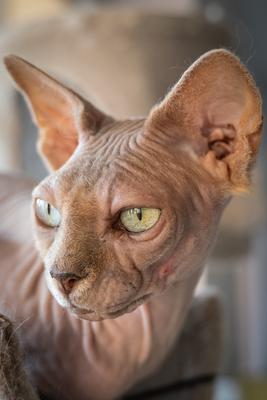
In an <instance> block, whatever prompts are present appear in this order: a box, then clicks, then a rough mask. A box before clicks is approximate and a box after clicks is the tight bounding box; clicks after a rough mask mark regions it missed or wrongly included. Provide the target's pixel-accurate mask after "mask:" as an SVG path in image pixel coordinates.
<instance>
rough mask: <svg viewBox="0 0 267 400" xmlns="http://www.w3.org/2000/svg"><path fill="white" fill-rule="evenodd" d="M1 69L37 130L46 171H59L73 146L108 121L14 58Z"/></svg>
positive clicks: (31, 67)
mask: <svg viewBox="0 0 267 400" xmlns="http://www.w3.org/2000/svg"><path fill="white" fill-rule="evenodd" d="M4 62H5V65H6V67H7V69H8V71H9V73H10V74H11V75H12V77H13V79H14V80H15V82H16V83H17V86H18V88H19V90H20V91H21V92H22V94H23V96H24V97H25V98H26V100H27V102H28V104H29V107H30V109H31V111H32V115H33V118H34V121H35V122H36V124H37V125H38V127H39V133H40V134H39V141H38V150H39V152H40V154H41V156H42V158H43V159H44V161H45V163H46V165H47V166H48V168H49V169H50V170H56V169H58V168H60V167H61V166H62V165H63V164H64V163H65V162H66V161H67V160H68V159H69V158H70V157H71V155H72V154H73V152H74V151H75V149H76V147H77V145H78V143H79V142H81V141H85V140H86V139H87V138H88V136H89V135H94V134H96V133H97V131H98V130H99V129H100V127H101V126H102V125H103V123H104V122H105V121H107V120H111V118H110V117H107V116H106V115H105V114H104V113H102V112H101V111H99V110H98V109H97V108H95V107H94V106H93V105H92V104H91V103H89V102H87V101H86V100H84V99H82V98H81V97H80V96H79V95H78V94H76V93H75V92H73V91H72V90H70V89H68V88H67V87H65V86H64V85H62V84H61V83H59V82H57V81H56V80H54V79H53V78H51V77H50V76H48V75H47V74H45V73H44V72H42V71H40V70H39V69H38V68H36V67H35V66H33V65H32V64H30V63H28V62H27V61H25V60H23V59H22V58H20V57H17V56H13V55H10V56H7V57H5V59H4Z"/></svg>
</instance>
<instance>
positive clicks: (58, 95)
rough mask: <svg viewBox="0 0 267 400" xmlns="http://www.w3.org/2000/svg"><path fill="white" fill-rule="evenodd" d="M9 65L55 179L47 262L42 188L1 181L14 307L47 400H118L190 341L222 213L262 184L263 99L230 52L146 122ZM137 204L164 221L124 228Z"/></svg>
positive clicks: (4, 254) (200, 67)
mask: <svg viewBox="0 0 267 400" xmlns="http://www.w3.org/2000/svg"><path fill="white" fill-rule="evenodd" d="M6 64H7V67H8V69H9V71H10V72H11V74H12V76H13V77H14V79H15V80H16V82H17V84H18V85H19V87H20V88H21V90H22V91H23V93H24V95H25V96H26V98H27V99H28V100H29V102H30V104H31V109H32V111H33V115H34V117H35V120H36V122H37V124H38V125H39V127H40V142H39V149H40V151H41V154H42V156H43V157H44V159H45V162H46V163H47V165H48V167H49V168H50V170H51V172H52V173H51V174H50V175H49V176H48V177H47V178H46V179H45V180H44V181H42V182H41V183H40V184H39V185H38V186H37V187H36V188H35V189H34V191H33V201H32V215H33V220H34V221H33V225H34V236H35V240H36V244H37V248H38V251H39V254H40V257H41V259H42V261H41V259H40V258H39V256H38V255H37V253H36V251H35V249H34V247H33V245H32V240H31V227H28V226H25V224H26V223H27V221H28V219H29V218H30V217H29V212H30V211H29V191H30V190H31V185H30V184H28V183H25V182H23V181H22V180H20V179H19V178H13V179H11V178H8V177H2V178H1V179H0V184H1V196H3V195H2V193H5V195H4V196H3V198H2V199H1V206H0V213H1V216H2V221H3V222H4V225H3V228H2V229H1V237H0V246H1V247H0V251H1V260H3V262H2V261H1V268H0V278H1V279H0V290H1V299H3V302H4V303H3V304H6V305H7V306H6V308H7V310H9V309H10V308H11V309H12V308H13V310H15V316H13V317H14V318H15V319H16V320H17V321H20V320H24V319H27V321H26V322H25V323H24V325H23V326H22V327H21V337H22V340H23V343H24V346H25V349H26V351H27V354H28V358H29V360H30V361H31V362H33V364H32V366H31V373H32V377H33V379H34V381H35V383H36V384H37V385H38V386H39V387H40V388H41V389H42V390H43V392H45V393H48V394H49V393H50V394H51V393H54V394H55V393H56V392H57V391H58V392H59V393H60V398H61V399H68V398H75V399H88V398H92V399H111V398H114V397H116V396H118V395H119V394H121V393H123V392H124V391H125V390H126V389H127V388H129V387H130V386H131V385H132V384H133V383H134V382H137V381H138V380H139V379H140V378H142V377H144V376H146V375H147V374H149V373H151V372H152V371H153V370H154V369H155V368H156V367H157V366H158V365H159V364H160V362H161V361H162V359H163V358H164V357H165V356H166V354H167V353H168V351H169V349H170V348H171V346H172V344H173V342H174V340H175V338H176V337H177V335H178V333H179V330H180V328H181V325H182V322H183V319H184V317H185V314H186V312H187V310H188V307H189V305H190V300H191V298H192V294H193V291H194V288H195V286H196V283H197V281H198V279H199V276H200V274H201V271H202V268H203V265H204V261H205V259H206V257H207V255H208V253H209V250H210V248H211V246H212V244H213V242H214V238H215V235H216V230H217V226H218V222H219V219H220V216H221V214H222V211H223V209H224V207H225V206H226V204H227V203H228V201H229V199H230V197H231V196H232V195H233V194H234V193H236V192H238V191H244V190H246V189H247V188H248V184H249V172H250V169H251V165H252V163H253V161H254V160H255V157H256V153H257V149H258V144H259V138H260V131H261V125H262V113H261V101H260V96H259V94H258V92H257V90H256V88H255V85H254V83H253V80H252V78H251V77H250V76H249V74H248V73H247V71H246V70H245V68H244V67H243V66H242V65H241V64H240V62H239V61H238V60H237V59H236V58H235V57H234V56H233V55H231V54H230V53H228V52H226V51H224V50H218V51H214V52H210V53H208V54H207V55H205V56H204V57H202V58H201V59H200V60H199V61H198V62H197V63H195V64H194V65H193V66H192V67H191V69H189V71H188V72H187V73H186V74H185V75H184V76H183V78H182V79H181V80H180V81H179V82H178V84H177V85H176V86H175V87H174V88H173V89H172V91H171V92H170V93H169V94H168V95H167V97H166V98H165V99H164V100H163V101H162V103H160V104H159V105H157V106H156V107H155V108H154V109H153V110H152V111H151V113H150V115H149V116H148V117H147V118H146V119H132V120H128V121H116V120H114V119H113V118H111V117H107V116H106V115H105V114H103V113H102V112H100V111H99V110H97V109H96V108H95V107H94V106H92V105H91V104H90V103H88V102H86V101H85V100H83V99H81V98H80V97H79V96H78V95H76V94H75V93H74V92H72V91H70V90H69V89H67V88H65V87H63V86H62V85H60V84H59V83H57V82H56V81H54V80H52V79H51V78H50V77H48V76H47V75H45V74H44V73H42V72H41V71H39V70H37V69H36V68H35V67H33V66H31V65H30V64H28V63H26V62H25V61H23V60H21V59H19V58H16V57H12V56H11V57H9V58H7V60H6ZM18 185H21V188H19V187H18ZM23 185H26V187H27V188H26V189H25V188H24V186H23ZM2 188H3V189H2ZM10 199H12V201H13V206H12V203H10ZM36 199H44V200H46V201H48V202H49V203H50V204H52V205H53V206H54V207H56V208H57V209H58V210H59V211H60V214H61V223H60V226H59V227H57V228H51V227H48V226H46V225H45V224H44V223H43V222H41V221H40V220H39V219H38V218H37V217H36V215H35V207H36ZM10 204H11V205H10ZM10 207H11V208H12V207H13V208H12V210H13V211H12V212H13V213H12V214H10V213H8V215H7V211H6V210H8V209H9V208H10ZM131 207H152V208H157V209H160V210H161V215H160V218H159V220H158V222H157V223H156V224H155V225H154V226H153V227H152V228H150V229H149V230H147V231H145V232H142V233H138V234H133V233H131V232H129V231H127V230H125V229H124V228H123V227H122V226H121V223H120V219H119V216H120V213H121V211H122V210H124V209H127V208H131ZM15 231H16V237H17V239H16V240H13V239H12V240H11V238H13V237H14V234H15V233H14V232H15ZM11 270H12V280H11V282H9V281H8V284H7V282H5V277H6V276H7V273H8V272H9V271H11ZM66 273H68V274H72V275H75V277H77V276H78V277H79V279H75V281H74V283H73V282H72V284H71V290H70V291H68V292H66V291H65V290H64V287H63V286H62V281H61V280H59V279H56V278H55V276H56V275H57V276H58V274H66ZM44 276H45V279H44ZM45 280H46V282H45ZM47 288H49V290H50V292H51V293H52V296H53V297H52V296H51V295H50V293H49V291H48V289H47ZM14 293H16V296H15V298H14ZM54 299H55V300H54ZM58 304H59V305H58ZM64 309H65V310H64ZM9 314H10V311H9ZM77 317H78V318H79V319H77ZM88 320H89V321H88Z"/></svg>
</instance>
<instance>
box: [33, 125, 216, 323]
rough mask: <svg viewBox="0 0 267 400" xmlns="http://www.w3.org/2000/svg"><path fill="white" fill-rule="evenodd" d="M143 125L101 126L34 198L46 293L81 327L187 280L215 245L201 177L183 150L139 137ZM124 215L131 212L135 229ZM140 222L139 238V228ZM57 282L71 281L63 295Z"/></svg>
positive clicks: (209, 193) (211, 201)
mask: <svg viewBox="0 0 267 400" xmlns="http://www.w3.org/2000/svg"><path fill="white" fill-rule="evenodd" d="M143 124H144V121H142V120H141V121H125V122H120V123H119V122H116V123H112V124H109V125H108V126H107V127H106V128H104V129H103V132H102V133H101V135H99V136H97V137H95V139H94V140H92V141H91V142H90V144H86V145H84V146H80V148H78V149H76V151H75V153H74V154H73V156H72V157H71V159H70V160H69V161H68V162H67V163H66V164H65V165H64V166H63V167H62V168H60V169H59V170H58V171H56V172H54V173H53V174H52V175H50V176H49V177H48V178H46V179H45V180H44V181H43V182H41V184H40V185H38V186H37V188H36V189H35V191H34V193H33V209H34V216H35V232H36V238H37V244H38V248H39V249H40V252H41V255H42V257H43V259H44V264H45V269H46V279H47V283H48V286H49V288H50V290H51V292H52V294H53V295H54V296H55V298H56V299H57V300H58V301H59V303H60V304H61V305H63V306H64V307H68V308H70V309H71V310H72V311H73V312H74V313H77V314H78V315H80V316H82V317H84V318H89V319H99V318H111V317H117V316H119V315H121V314H122V313H124V312H127V311H131V310H133V309H134V308H135V307H137V306H138V305H139V304H140V303H141V302H143V301H145V300H146V299H147V298H148V297H149V296H151V295H154V294H155V293H157V292H159V291H162V290H164V289H165V288H166V286H168V285H170V284H171V283H173V282H174V281H178V280H184V279H187V278H188V277H189V276H191V274H192V273H193V272H195V271H196V269H197V268H200V267H201V266H202V264H203V260H204V258H205V257H206V255H207V252H208V249H209V247H210V246H211V243H212V240H211V239H212V238H213V237H214V231H215V227H216V225H217V222H218V218H219V214H220V211H221V210H222V207H223V204H221V205H219V198H217V199H216V194H215V193H214V190H213V189H212V186H210V185H209V179H208V177H207V174H205V171H198V170H197V168H196V165H195V161H194V159H193V157H191V156H190V155H189V154H188V153H187V151H186V150H184V149H183V146H182V145H181V149H180V150H179V146H178V147H177V148H176V149H173V146H171V145H170V146H167V145H166V146H162V144H160V143H157V142H156V141H152V140H151V139H150V137H148V138H146V137H143V129H144V127H143ZM207 184H208V185H207ZM38 199H42V200H45V201H46V202H47V204H50V205H51V206H53V207H55V208H56V209H57V210H58V212H59V214H60V222H59V226H56V227H50V226H48V225H47V224H46V223H44V222H43V221H42V220H41V219H40V217H38V209H37V210H36V208H37V207H38V206H36V202H37V201H38ZM130 210H140V211H141V214H142V215H139V217H140V220H139V219H138V216H137V215H136V212H132V213H131V212H130ZM151 210H152V211H151ZM154 210H159V211H158V212H155V211H154ZM125 213H126V215H127V213H128V216H129V218H128V220H127V219H126V224H127V226H124V224H123V223H125V221H124V219H123V214H125ZM149 213H151V214H152V222H151V223H152V226H150V225H151V223H150V224H149V225H148V229H147V226H145V227H143V226H142V223H143V220H145V219H146V218H147V215H148V217H149ZM41 218H42V215H41ZM136 222H137V224H138V226H137V227H136ZM138 227H139V229H138ZM133 228H135V229H134V231H132V230H133ZM140 229H141V231H139V232H136V230H140ZM207 238H208V240H207ZM64 273H68V274H70V279H73V277H74V279H75V278H76V277H77V278H78V279H77V280H74V281H72V283H73V286H72V287H71V288H70V289H71V290H69V291H68V290H64V284H63V285H62V281H61V280H60V279H55V276H56V275H57V274H64ZM53 276H54V278H53ZM59 276H60V275H59Z"/></svg>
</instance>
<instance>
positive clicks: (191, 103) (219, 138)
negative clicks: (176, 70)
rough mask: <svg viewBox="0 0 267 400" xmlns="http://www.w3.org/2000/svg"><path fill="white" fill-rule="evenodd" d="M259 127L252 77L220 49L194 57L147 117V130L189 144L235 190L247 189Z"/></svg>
mask: <svg viewBox="0 0 267 400" xmlns="http://www.w3.org/2000/svg"><path fill="white" fill-rule="evenodd" d="M261 128H262V106H261V97H260V94H259V92H258V90H257V88H256V86H255V83H254V81H253V78H252V77H251V76H250V74H249V73H248V71H247V70H246V68H245V67H244V66H243V65H242V64H241V63H240V61H239V60H238V58H237V57H235V56H234V55H233V54H232V53H230V52H228V51H226V50H223V49H221V50H220V49H219V50H213V51H210V52H208V53H206V54H204V56H202V57H201V58H200V59H199V60H197V61H196V62H195V63H194V64H193V65H192V66H191V67H190V68H189V69H188V70H187V71H186V72H185V74H184V75H183V76H182V78H181V79H180V81H179V82H178V83H177V84H176V85H175V86H174V88H173V89H172V90H171V91H170V93H169V94H168V95H167V96H166V98H165V99H164V100H163V101H162V102H161V103H160V104H159V105H157V106H155V107H154V109H152V111H151V113H150V115H149V116H148V119H147V121H146V133H147V134H153V132H154V134H161V135H164V134H165V137H163V138H162V140H166V141H167V140H169V139H171V141H172V143H173V141H174V140H176V141H177V143H178V141H181V142H186V143H187V144H189V146H190V147H191V149H193V150H194V153H195V155H196V156H197V160H198V162H199V163H201V165H202V166H203V167H204V168H205V169H206V170H208V171H209V172H210V173H211V174H212V175H213V176H214V177H215V178H217V179H218V180H220V181H223V182H224V183H225V184H226V185H227V186H228V187H230V190H231V191H233V192H237V191H244V190H247V189H248V185H249V178H250V176H249V175H250V174H249V173H250V169H251V166H252V164H253V161H254V160H255V157H256V154H257V150H258V146H259V142H260V136H261ZM159 132H161V133H159ZM184 148H188V146H184Z"/></svg>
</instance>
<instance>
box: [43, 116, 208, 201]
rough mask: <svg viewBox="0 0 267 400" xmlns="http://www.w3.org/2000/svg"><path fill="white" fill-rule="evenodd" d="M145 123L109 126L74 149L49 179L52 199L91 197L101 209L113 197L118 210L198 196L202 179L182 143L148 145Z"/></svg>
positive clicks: (127, 122)
mask: <svg viewBox="0 0 267 400" xmlns="http://www.w3.org/2000/svg"><path fill="white" fill-rule="evenodd" d="M143 123H144V121H143V120H128V121H122V122H116V123H113V124H112V125H109V126H106V127H105V128H104V129H103V130H102V131H101V132H99V134H98V135H97V136H95V137H93V138H91V139H90V140H88V142H86V143H83V144H82V145H81V146H78V148H77V150H76V151H75V153H74V154H73V156H72V157H71V158H70V160H69V161H68V162H67V163H66V164H65V165H64V166H63V167H62V168H60V169H59V170H58V171H57V172H55V173H54V174H52V175H51V177H49V178H48V185H49V186H50V187H51V189H52V191H55V192H56V193H55V195H56V197H58V198H60V197H62V196H64V197H66V196H67V197H68V198H72V199H73V198H76V197H79V198H88V199H89V197H91V200H92V201H95V200H96V198H97V200H98V203H101V201H103V204H106V202H107V201H109V202H111V201H112V199H114V198H116V199H117V202H118V203H120V204H121V205H122V206H123V205H124V203H125V205H128V206H131V205H132V206H134V205H139V206H142V205H143V206H157V205H158V203H159V202H160V203H164V202H167V201H168V202H169V203H171V202H172V201H173V202H177V201H179V200H182V198H184V199H185V198H186V199H188V197H192V195H194V196H195V197H197V196H198V192H199V187H198V183H199V180H200V179H199V178H200V176H199V173H197V171H196V168H195V165H194V164H195V163H194V161H193V159H192V157H191V156H190V155H189V154H188V152H186V151H185V149H184V146H183V144H182V143H181V146H180V149H179V146H177V147H176V148H175V149H173V146H171V147H168V146H165V145H164V143H162V142H158V143H157V142H155V141H152V140H150V138H149V137H146V136H144V134H143ZM178 143H179V142H178ZM131 203H132V204H131Z"/></svg>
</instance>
